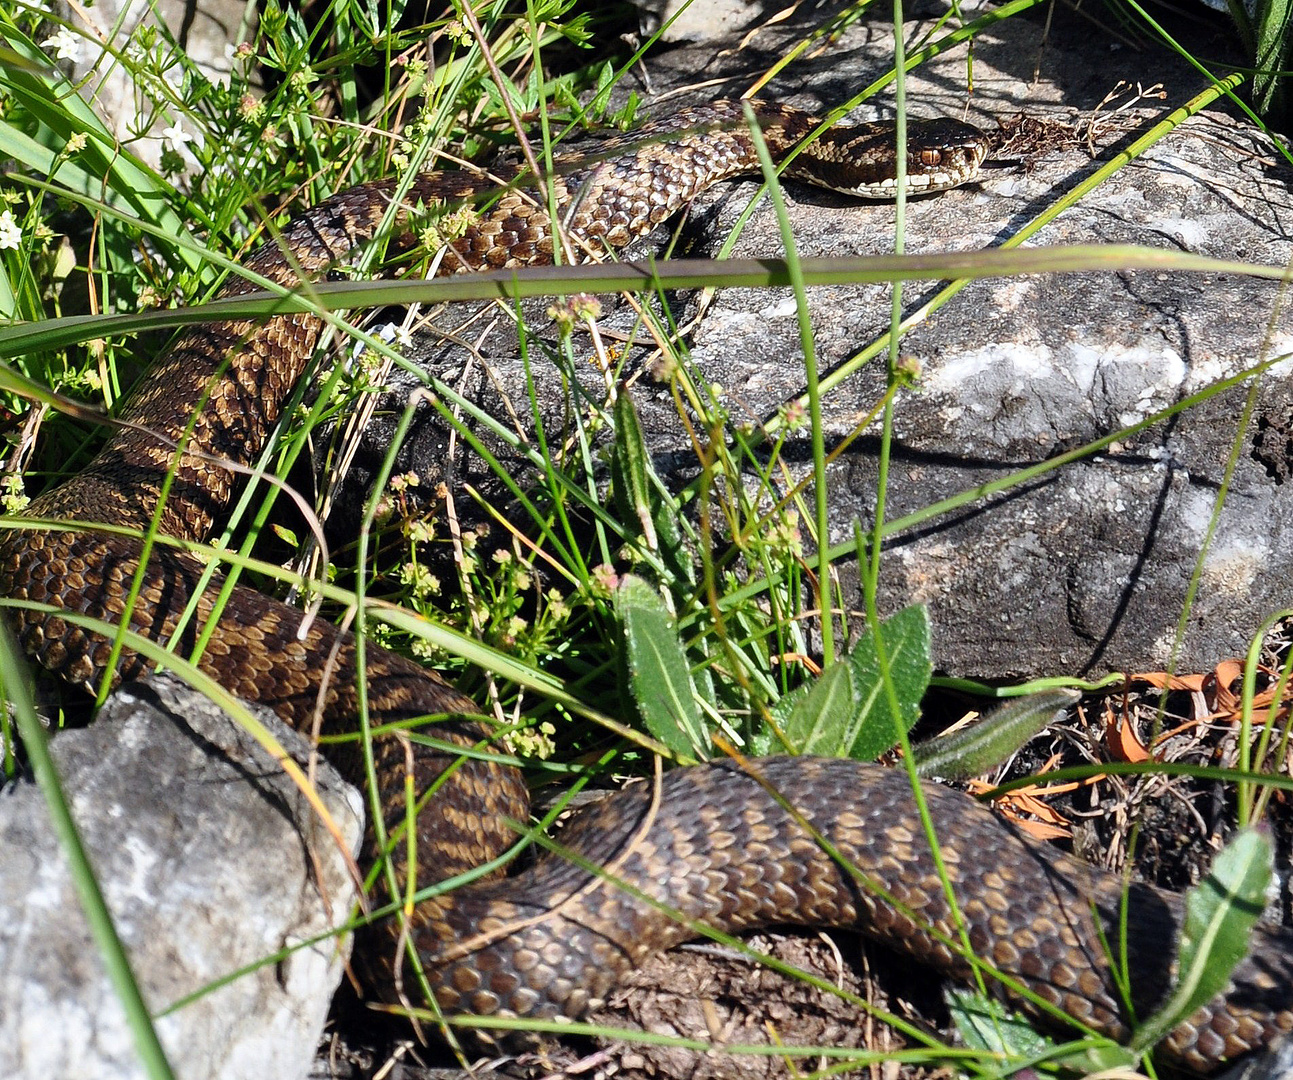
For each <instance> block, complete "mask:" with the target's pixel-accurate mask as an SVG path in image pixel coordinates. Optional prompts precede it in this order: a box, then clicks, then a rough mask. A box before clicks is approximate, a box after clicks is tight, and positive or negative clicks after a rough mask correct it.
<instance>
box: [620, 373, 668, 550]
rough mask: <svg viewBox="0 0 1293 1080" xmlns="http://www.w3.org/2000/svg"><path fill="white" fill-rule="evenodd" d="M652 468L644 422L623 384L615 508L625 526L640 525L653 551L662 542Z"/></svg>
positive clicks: (642, 533)
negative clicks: (656, 523) (653, 505)
mask: <svg viewBox="0 0 1293 1080" xmlns="http://www.w3.org/2000/svg"><path fill="white" fill-rule="evenodd" d="M650 468H651V465H650V461H649V459H648V457H647V448H646V438H645V436H644V435H643V433H642V421H641V420H640V419H639V418H638V411H637V409H636V408H634V406H633V399H632V398H631V397H630V396H629V393H628V388H627V387H624V386H621V387H620V390H619V393H618V394H617V395H616V398H615V449H614V454H613V456H612V458H611V492H612V495H613V497H614V499H615V508H616V510H617V511H618V512H619V514H620V517H621V518H622V519H623V521H624V523H625V525H629V524H630V523H632V524H633V525H636V526H637V531H638V532H639V533H640V534H641V536H642V539H643V541H644V542H645V543H646V546H647V547H648V548H649V549H650V550H652V551H658V550H659V549H660V541H659V538H658V537H657V536H656V529H655V520H654V519H655V515H654V513H653V512H652V505H651V503H652V499H651V490H650V481H649V480H648V479H647V474H648V472H649V471H650Z"/></svg>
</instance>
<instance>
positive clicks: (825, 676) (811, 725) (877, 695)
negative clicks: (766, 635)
mask: <svg viewBox="0 0 1293 1080" xmlns="http://www.w3.org/2000/svg"><path fill="white" fill-rule="evenodd" d="M880 632H881V634H882V635H883V637H884V644H885V655H886V657H887V658H888V661H889V672H890V675H891V676H892V678H893V683H894V689H895V690H896V691H897V695H898V705H899V711H900V721H901V723H902V725H903V730H904V731H906V730H910V728H911V726H912V724H914V723H915V722H916V719H917V717H918V716H919V715H920V701H921V698H922V697H924V695H925V688H926V687H927V686H928V685H929V677H930V674H931V672H932V671H933V665H932V663H931V661H930V656H929V616H928V615H927V614H926V612H925V609H924V608H923V607H921V606H919V605H913V606H912V607H909V608H904V609H903V610H902V611H900V612H898V613H897V614H896V615H893V616H891V617H890V618H888V619H886V620H885V621H884V622H883V623H881V626H880ZM841 669H842V670H844V671H845V672H847V674H846V675H841V674H838V672H839V671H840V670H841ZM844 694H846V695H847V696H846V697H845V696H843V695H844ZM772 713H773V716H774V718H775V719H776V720H777V721H778V723H779V724H780V725H781V727H782V730H783V731H784V733H785V735H786V739H787V741H788V742H789V743H790V746H791V748H792V749H793V750H794V751H795V752H796V753H814V754H823V755H826V756H830V757H851V758H854V759H855V760H857V761H873V760H875V758H877V757H879V756H880V755H881V754H882V753H884V751H886V750H888V749H889V748H890V747H891V746H893V744H894V743H895V742H897V741H898V732H897V729H896V728H895V727H894V718H893V715H892V714H891V712H890V709H889V702H888V697H887V695H886V694H885V691H884V683H883V681H882V680H881V678H880V662H879V658H878V656H877V653H876V647H875V639H874V637H873V636H872V635H871V634H866V635H864V636H863V637H861V638H860V639H859V640H858V642H857V644H856V645H855V646H854V647H853V651H852V652H850V653H849V655H848V656H847V657H845V658H844V659H843V660H841V661H840V662H839V663H838V664H836V665H834V666H833V667H831V668H829V669H827V670H826V671H825V672H823V673H822V675H821V676H820V677H819V678H818V679H817V681H816V682H815V683H813V684H811V685H809V686H805V687H801V688H800V689H798V690H796V691H795V692H794V693H791V694H787V695H786V696H785V697H784V698H782V699H781V701H779V702H778V703H777V705H776V707H775V708H774V709H773V710H772Z"/></svg>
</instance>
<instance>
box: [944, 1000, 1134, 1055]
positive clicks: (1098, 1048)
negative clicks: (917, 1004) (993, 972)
mask: <svg viewBox="0 0 1293 1080" xmlns="http://www.w3.org/2000/svg"><path fill="white" fill-rule="evenodd" d="M943 1000H944V1001H945V1002H946V1003H947V1010H948V1012H949V1013H950V1014H951V1016H952V1022H953V1023H954V1024H956V1029H957V1031H958V1032H960V1035H961V1038H962V1039H963V1040H964V1041H965V1045H966V1046H968V1047H970V1048H971V1049H974V1050H986V1051H988V1052H989V1053H992V1054H1000V1055H1002V1056H1004V1057H1006V1058H1007V1059H1008V1060H1009V1059H1013V1060H1015V1061H1049V1062H1051V1063H1052V1064H1054V1065H1060V1066H1063V1067H1064V1068H1065V1069H1066V1070H1072V1071H1073V1072H1074V1073H1077V1074H1080V1075H1091V1074H1094V1073H1109V1074H1111V1075H1119V1074H1125V1075H1127V1076H1132V1075H1140V1074H1139V1073H1138V1072H1137V1071H1136V1063H1137V1060H1138V1058H1137V1055H1136V1054H1134V1053H1133V1052H1132V1051H1130V1050H1128V1049H1127V1048H1126V1047H1123V1046H1119V1045H1118V1044H1117V1043H1113V1042H1109V1041H1108V1040H1098V1041H1097V1042H1095V1043H1094V1044H1092V1043H1091V1041H1090V1040H1082V1041H1080V1042H1079V1043H1077V1044H1076V1045H1077V1046H1078V1047H1080V1049H1077V1050H1073V1049H1071V1047H1072V1046H1073V1045H1074V1044H1073V1043H1064V1044H1062V1043H1057V1042H1056V1041H1055V1040H1054V1039H1052V1038H1050V1037H1049V1036H1047V1035H1043V1034H1041V1033H1040V1032H1038V1031H1036V1030H1035V1029H1034V1028H1033V1026H1032V1025H1031V1024H1030V1023H1029V1022H1028V1021H1027V1020H1026V1019H1025V1018H1024V1017H1022V1016H1020V1015H1019V1014H1018V1013H1016V1012H1014V1011H1013V1010H1011V1009H1010V1008H1008V1007H1007V1006H1006V1005H1004V1004H1002V1003H1001V1002H1000V1001H996V1000H995V999H993V998H987V997H984V996H983V995H982V994H980V993H979V992H978V991H977V990H968V989H965V988H963V987H948V988H947V989H946V990H945V991H944V992H943ZM1064 1075H1067V1072H1065V1073H1064Z"/></svg>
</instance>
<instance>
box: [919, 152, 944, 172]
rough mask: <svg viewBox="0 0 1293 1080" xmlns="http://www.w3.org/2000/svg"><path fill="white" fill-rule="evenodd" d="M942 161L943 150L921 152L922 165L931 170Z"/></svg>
mask: <svg viewBox="0 0 1293 1080" xmlns="http://www.w3.org/2000/svg"><path fill="white" fill-rule="evenodd" d="M942 160H943V152H942V151H941V150H922V151H921V152H920V163H921V164H922V165H925V166H928V167H929V168H933V167H934V166H936V165H938V164H939V163H940V162H942Z"/></svg>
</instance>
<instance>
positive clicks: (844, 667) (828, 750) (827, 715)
mask: <svg viewBox="0 0 1293 1080" xmlns="http://www.w3.org/2000/svg"><path fill="white" fill-rule="evenodd" d="M805 689H806V690H807V693H806V694H804V695H803V696H801V697H799V699H798V700H797V701H796V702H795V706H794V709H793V711H792V712H791V713H790V715H789V716H788V717H786V722H785V727H784V730H785V732H786V735H787V736H788V737H789V738H790V740H791V742H792V743H793V745H794V746H795V748H796V749H797V750H798V751H799V752H800V753H801V754H824V755H827V756H831V755H837V754H838V752H839V747H840V746H841V745H842V741H843V739H844V738H845V736H846V733H847V731H848V729H849V724H850V722H851V721H852V719H853V715H854V713H855V712H856V707H857V706H856V699H857V694H856V692H855V690H854V686H853V669H852V667H851V666H850V665H849V664H848V662H847V661H844V662H841V663H838V664H835V665H834V666H833V667H829V668H827V669H826V670H825V671H823V672H822V673H821V675H820V676H819V677H818V678H817V680H816V681H815V682H814V683H812V685H810V686H808V687H806V688H805Z"/></svg>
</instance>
